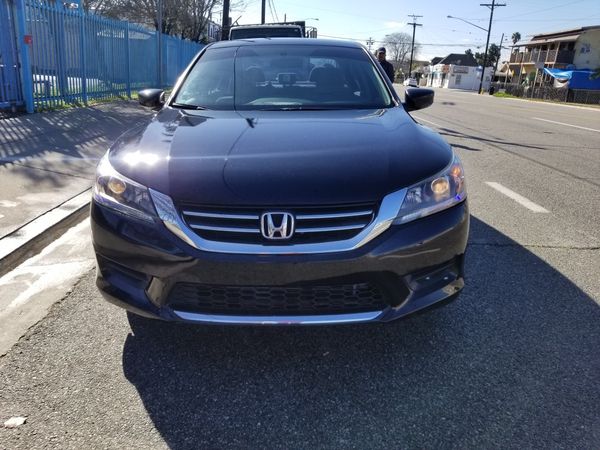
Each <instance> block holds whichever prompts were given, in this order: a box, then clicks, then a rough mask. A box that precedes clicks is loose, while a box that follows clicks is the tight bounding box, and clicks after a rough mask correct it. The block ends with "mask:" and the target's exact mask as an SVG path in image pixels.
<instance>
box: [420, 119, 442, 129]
mask: <svg viewBox="0 0 600 450" xmlns="http://www.w3.org/2000/svg"><path fill="white" fill-rule="evenodd" d="M415 119H417V122H426V123H430V124H431V125H433V126H434V127H438V128H443V127H442V126H441V125H438V124H437V123H435V122H432V121H431V120H426V119H422V118H420V117H415Z"/></svg>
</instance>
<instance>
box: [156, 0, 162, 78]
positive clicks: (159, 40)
mask: <svg viewBox="0 0 600 450" xmlns="http://www.w3.org/2000/svg"><path fill="white" fill-rule="evenodd" d="M157 6H158V8H157V9H158V11H157V18H156V22H157V28H158V29H157V30H156V33H157V34H156V43H157V45H158V52H157V54H156V61H157V62H158V64H157V66H158V87H159V88H161V87H162V85H163V77H162V28H163V11H162V9H163V8H162V0H158V3H157Z"/></svg>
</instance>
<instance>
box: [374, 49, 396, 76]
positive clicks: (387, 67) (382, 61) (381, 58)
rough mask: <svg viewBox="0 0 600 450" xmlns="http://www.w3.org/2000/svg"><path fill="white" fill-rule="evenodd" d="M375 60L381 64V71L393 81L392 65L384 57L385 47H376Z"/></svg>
mask: <svg viewBox="0 0 600 450" xmlns="http://www.w3.org/2000/svg"><path fill="white" fill-rule="evenodd" d="M377 61H379V64H381V67H382V68H383V71H384V72H385V73H386V75H387V76H388V78H389V79H390V81H391V82H392V83H393V82H394V66H393V65H392V63H391V62H389V61H388V60H386V59H385V47H379V48H378V49H377Z"/></svg>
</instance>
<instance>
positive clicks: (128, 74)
mask: <svg viewBox="0 0 600 450" xmlns="http://www.w3.org/2000/svg"><path fill="white" fill-rule="evenodd" d="M129 44H130V41H129V22H127V25H126V26H125V58H126V59H127V83H126V86H127V87H126V89H127V97H129V99H130V100H131V60H130V55H131V49H130V48H129Z"/></svg>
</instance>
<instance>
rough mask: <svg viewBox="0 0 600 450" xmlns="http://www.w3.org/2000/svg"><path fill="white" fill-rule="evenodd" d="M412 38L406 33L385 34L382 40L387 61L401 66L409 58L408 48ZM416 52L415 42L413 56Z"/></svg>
mask: <svg viewBox="0 0 600 450" xmlns="http://www.w3.org/2000/svg"><path fill="white" fill-rule="evenodd" d="M411 42H412V36H411V35H410V34H408V33H392V34H387V35H386V36H385V37H384V38H383V46H384V47H385V48H386V50H387V54H388V57H389V59H391V60H392V61H397V62H398V63H400V64H402V63H404V62H406V60H407V59H408V57H409V56H410V46H411ZM417 51H418V44H417V43H416V42H415V56H416V54H417Z"/></svg>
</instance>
